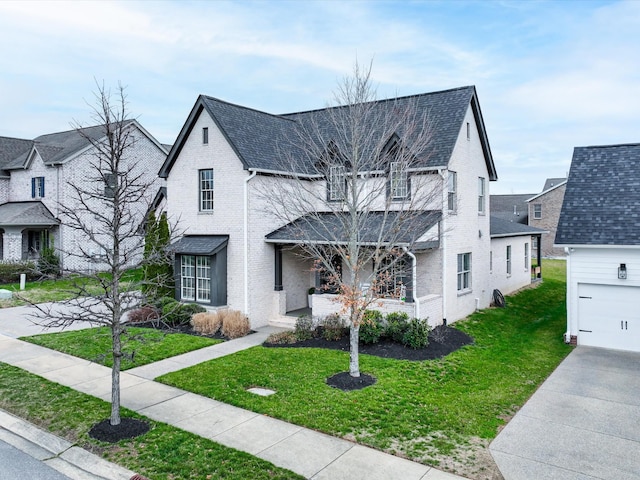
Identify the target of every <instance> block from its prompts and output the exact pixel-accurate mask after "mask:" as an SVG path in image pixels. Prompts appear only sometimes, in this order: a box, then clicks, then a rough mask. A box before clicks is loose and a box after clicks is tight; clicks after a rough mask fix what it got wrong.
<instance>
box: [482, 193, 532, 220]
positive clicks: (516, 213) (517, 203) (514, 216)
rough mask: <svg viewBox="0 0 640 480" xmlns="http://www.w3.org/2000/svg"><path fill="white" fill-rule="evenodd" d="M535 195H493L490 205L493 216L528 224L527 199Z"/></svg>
mask: <svg viewBox="0 0 640 480" xmlns="http://www.w3.org/2000/svg"><path fill="white" fill-rule="evenodd" d="M534 195H535V193H524V194H515V195H491V197H490V205H489V209H490V211H491V216H492V217H497V218H502V219H503V220H508V221H510V222H516V223H522V224H524V225H527V224H528V223H529V204H528V203H527V200H528V199H530V198H531V197H533V196H534Z"/></svg>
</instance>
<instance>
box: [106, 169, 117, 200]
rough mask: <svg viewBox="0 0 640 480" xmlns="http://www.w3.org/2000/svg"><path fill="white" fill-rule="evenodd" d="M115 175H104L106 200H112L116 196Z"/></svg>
mask: <svg viewBox="0 0 640 480" xmlns="http://www.w3.org/2000/svg"><path fill="white" fill-rule="evenodd" d="M116 180H117V178H116V174H115V173H105V174H104V196H105V197H107V198H113V197H114V196H115V194H116Z"/></svg>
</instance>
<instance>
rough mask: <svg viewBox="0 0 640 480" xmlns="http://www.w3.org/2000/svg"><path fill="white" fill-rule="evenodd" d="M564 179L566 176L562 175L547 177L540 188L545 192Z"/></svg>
mask: <svg viewBox="0 0 640 480" xmlns="http://www.w3.org/2000/svg"><path fill="white" fill-rule="evenodd" d="M565 180H566V178H564V177H563V178H547V180H546V181H545V182H544V188H543V189H542V191H543V192H546V191H547V190H549V189H550V188H553V187H555V186H557V185H558V184H559V183H562V182H564V181H565Z"/></svg>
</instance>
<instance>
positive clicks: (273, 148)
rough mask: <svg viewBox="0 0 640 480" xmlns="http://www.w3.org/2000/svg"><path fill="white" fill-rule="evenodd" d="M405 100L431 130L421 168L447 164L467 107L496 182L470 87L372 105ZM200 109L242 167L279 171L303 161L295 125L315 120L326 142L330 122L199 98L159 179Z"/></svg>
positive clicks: (319, 116)
mask: <svg viewBox="0 0 640 480" xmlns="http://www.w3.org/2000/svg"><path fill="white" fill-rule="evenodd" d="M411 102H415V103H414V104H415V105H416V107H417V109H418V110H419V111H421V112H426V113H427V116H428V118H429V121H430V122H431V124H432V129H433V132H432V133H433V139H432V143H431V146H430V147H431V150H430V151H429V152H428V153H426V154H425V155H426V158H425V162H424V164H423V165H422V166H423V167H436V166H447V165H448V164H449V159H450V158H451V154H452V153H453V147H454V145H455V142H456V140H457V138H458V136H459V134H460V131H461V128H462V126H463V125H462V123H463V120H464V116H465V114H466V112H467V109H468V108H469V105H471V107H472V110H473V114H474V115H475V118H476V123H477V124H478V128H479V131H480V136H481V143H482V147H483V151H484V156H485V161H486V163H487V168H488V170H489V177H490V179H491V180H496V179H497V174H496V170H495V165H494V163H493V157H492V155H491V149H490V147H489V142H488V139H487V136H486V132H485V128H484V121H483V119H482V113H481V111H480V106H479V103H478V100H477V95H476V90H475V87H472V86H470V87H461V88H456V89H452V90H445V91H441V92H433V93H424V94H421V95H413V96H409V97H400V98H395V99H389V100H379V101H376V102H374V106H375V107H376V108H380V109H387V110H390V109H396V108H401V109H402V108H406V106H408V105H409V104H410V103H411ZM341 108H345V107H333V108H331V109H330V110H332V111H336V109H341ZM203 110H206V111H207V112H208V113H209V115H210V116H211V117H212V119H213V120H214V121H215V122H216V124H217V125H218V127H219V128H220V130H221V131H222V133H223V134H224V135H225V137H226V138H227V140H228V141H229V143H230V144H231V146H232V148H234V150H235V152H236V154H237V155H238V157H239V158H240V160H241V161H242V163H243V166H244V168H245V169H258V170H274V171H283V163H282V161H281V159H282V156H283V154H285V152H286V153H288V154H291V155H293V156H295V157H296V158H303V155H302V152H299V151H298V152H297V151H296V148H297V146H296V142H295V140H293V139H294V138H295V130H296V128H298V126H299V125H305V124H308V123H310V122H316V123H317V124H318V126H319V128H320V129H321V130H323V129H324V132H325V133H326V136H327V138H329V139H330V138H332V132H331V131H330V127H329V125H330V123H329V122H327V112H328V109H321V110H312V111H308V112H298V113H290V114H284V115H272V114H269V113H264V112H260V111H257V110H253V109H250V108H246V107H242V106H239V105H233V104H231V103H228V102H224V101H222V100H218V99H216V98H213V97H208V96H205V95H201V96H200V97H198V100H197V101H196V104H195V105H194V107H193V109H192V110H191V113H190V114H189V117H188V119H187V121H186V122H185V124H184V126H183V128H182V130H181V132H180V134H179V135H178V138H177V140H176V142H175V144H174V145H173V148H172V150H171V152H169V156H168V157H167V160H166V162H165V164H164V165H163V166H162V169H161V170H160V176H161V177H165V178H166V176H168V174H169V171H170V170H171V168H172V166H173V164H174V162H175V160H176V158H177V157H178V155H179V154H180V151H181V150H182V146H183V144H184V142H185V141H186V138H187V137H188V135H189V133H190V132H191V129H192V128H193V125H194V124H195V121H196V120H197V118H198V116H199V115H200V113H201V112H202V111H203ZM387 110H385V111H387ZM317 160H318V159H311V160H310V161H309V164H308V165H304V166H301V167H300V170H301V171H299V172H297V173H303V174H316V173H317V171H316V170H315V167H314V165H313V164H312V163H313V162H315V161H317Z"/></svg>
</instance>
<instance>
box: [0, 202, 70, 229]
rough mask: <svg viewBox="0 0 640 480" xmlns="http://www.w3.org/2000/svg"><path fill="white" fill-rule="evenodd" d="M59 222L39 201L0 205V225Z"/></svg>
mask: <svg viewBox="0 0 640 480" xmlns="http://www.w3.org/2000/svg"><path fill="white" fill-rule="evenodd" d="M58 224H60V222H59V221H58V220H56V218H55V217H54V216H53V214H52V213H51V212H50V211H49V209H48V208H47V207H46V206H45V205H44V204H43V203H42V202H40V201H36V202H9V203H5V204H2V205H0V227H22V226H24V227H52V226H54V225H58Z"/></svg>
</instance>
